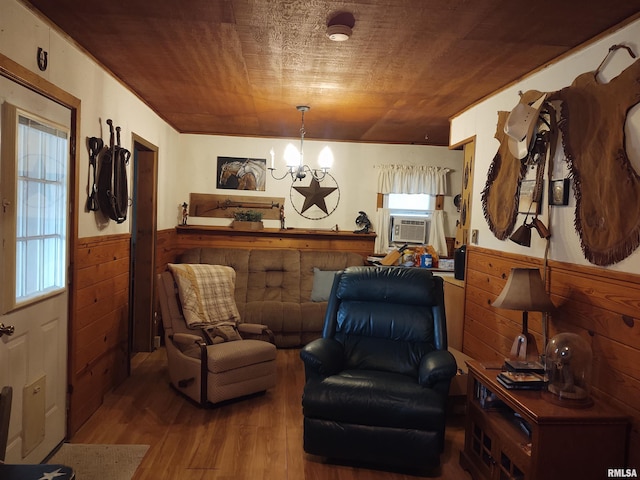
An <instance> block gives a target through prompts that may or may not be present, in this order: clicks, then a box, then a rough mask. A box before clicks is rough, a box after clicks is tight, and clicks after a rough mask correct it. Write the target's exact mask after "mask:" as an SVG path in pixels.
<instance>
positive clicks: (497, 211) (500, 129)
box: [481, 90, 542, 240]
mask: <svg viewBox="0 0 640 480" xmlns="http://www.w3.org/2000/svg"><path fill="white" fill-rule="evenodd" d="M541 95H542V92H539V91H537V90H529V91H527V92H525V93H524V94H522V96H521V97H520V103H531V102H533V101H535V100H536V99H538V98H540V96H541ZM509 113H510V112H498V124H497V126H496V133H495V135H494V138H496V140H498V141H499V142H500V147H499V148H498V152H497V153H496V155H495V157H493V160H492V162H491V165H490V166H489V173H488V174H487V183H486V185H485V187H484V190H482V193H481V199H482V210H483V212H484V218H485V219H486V220H487V223H488V224H489V229H490V230H491V232H492V233H493V234H494V235H495V236H496V238H498V239H500V240H506V239H507V238H508V237H509V235H511V232H513V227H514V225H515V223H516V220H517V219H518V198H519V196H520V182H521V181H522V179H523V178H524V176H525V174H526V171H527V165H526V162H525V161H524V160H522V161H520V160H518V159H517V158H515V157H514V156H513V154H512V153H511V151H510V150H509V142H508V139H509V136H508V135H507V134H506V133H505V132H504V125H505V123H506V121H507V117H508V116H509Z"/></svg>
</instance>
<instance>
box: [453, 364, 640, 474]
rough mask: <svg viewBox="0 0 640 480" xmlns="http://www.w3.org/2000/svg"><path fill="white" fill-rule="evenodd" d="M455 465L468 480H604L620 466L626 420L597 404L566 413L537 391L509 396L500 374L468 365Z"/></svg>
mask: <svg viewBox="0 0 640 480" xmlns="http://www.w3.org/2000/svg"><path fill="white" fill-rule="evenodd" d="M467 365H468V366H469V378H468V386H467V424H466V429H465V444H464V450H463V451H462V452H460V464H461V465H462V467H463V468H464V469H465V470H468V471H469V472H470V473H471V475H472V476H473V478H474V479H476V480H480V479H495V480H498V479H500V480H502V479H518V480H555V479H558V480H566V479H568V478H580V479H581V480H588V479H594V480H596V479H602V478H607V470H608V469H610V468H623V467H624V466H625V460H626V449H627V436H628V428H629V419H628V417H626V416H624V415H622V414H620V413H618V412H616V411H615V410H613V409H611V408H609V407H608V406H606V405H604V404H602V403H601V402H598V401H596V402H594V404H593V405H592V406H591V407H588V408H581V409H572V408H566V407H563V406H559V405H554V404H553V403H551V402H549V401H547V400H545V399H544V398H543V396H542V392H540V391H532V390H509V389H506V388H504V387H503V386H502V385H500V384H499V383H498V381H497V380H496V377H497V375H498V373H500V370H496V369H487V368H485V367H484V366H483V365H482V364H481V363H480V362H478V361H475V360H470V361H468V362H467Z"/></svg>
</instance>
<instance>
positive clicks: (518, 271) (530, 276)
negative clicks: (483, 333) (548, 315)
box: [492, 268, 555, 312]
mask: <svg viewBox="0 0 640 480" xmlns="http://www.w3.org/2000/svg"><path fill="white" fill-rule="evenodd" d="M492 305H493V306H494V307H496V308H505V309H507V310H522V311H527V312H549V311H551V310H553V309H554V308H555V306H554V305H553V303H552V302H551V299H550V298H549V295H547V292H546V291H545V288H544V284H543V283H542V278H541V277H540V270H538V269H537V268H512V269H511V273H510V274H509V278H508V279H507V283H506V284H505V286H504V288H503V289H502V292H500V295H498V298H496V299H495V301H494V302H493V303H492Z"/></svg>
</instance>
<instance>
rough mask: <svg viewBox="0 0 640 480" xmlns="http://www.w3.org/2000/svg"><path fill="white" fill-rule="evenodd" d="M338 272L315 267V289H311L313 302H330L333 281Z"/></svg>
mask: <svg viewBox="0 0 640 480" xmlns="http://www.w3.org/2000/svg"><path fill="white" fill-rule="evenodd" d="M337 272H338V271H337V270H320V269H319V268H318V267H313V288H312V289H311V301H312V302H326V301H327V300H329V294H330V293H331V287H332V286H333V279H334V278H335V277H336V273H337Z"/></svg>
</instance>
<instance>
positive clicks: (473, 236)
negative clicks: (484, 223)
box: [471, 230, 478, 245]
mask: <svg viewBox="0 0 640 480" xmlns="http://www.w3.org/2000/svg"><path fill="white" fill-rule="evenodd" d="M471 243H473V244H474V245H477V244H478V230H471Z"/></svg>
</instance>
